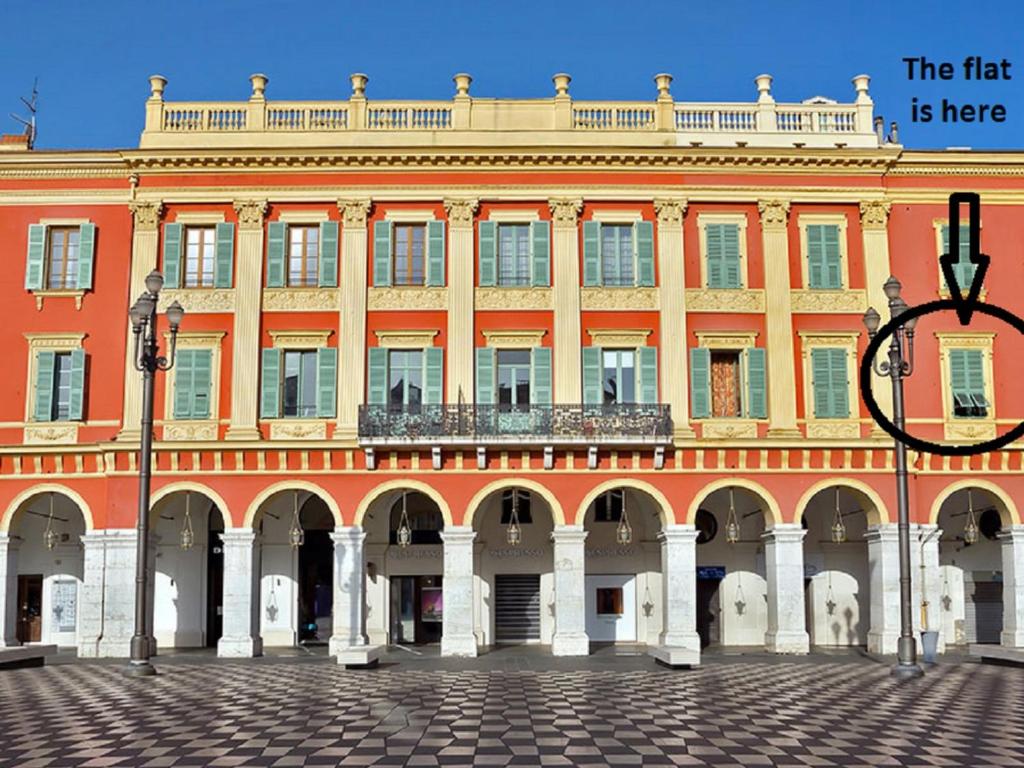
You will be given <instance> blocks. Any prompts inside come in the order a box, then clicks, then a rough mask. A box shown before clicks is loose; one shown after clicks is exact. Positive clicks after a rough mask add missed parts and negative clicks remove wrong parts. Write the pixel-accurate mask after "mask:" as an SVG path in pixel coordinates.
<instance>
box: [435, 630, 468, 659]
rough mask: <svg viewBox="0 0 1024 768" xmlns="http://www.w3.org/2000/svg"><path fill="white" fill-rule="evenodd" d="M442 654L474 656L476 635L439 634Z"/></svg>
mask: <svg viewBox="0 0 1024 768" xmlns="http://www.w3.org/2000/svg"><path fill="white" fill-rule="evenodd" d="M441 655H442V656H476V655H477V647H476V637H474V636H473V635H454V636H453V635H446V634H444V633H443V632H442V634H441Z"/></svg>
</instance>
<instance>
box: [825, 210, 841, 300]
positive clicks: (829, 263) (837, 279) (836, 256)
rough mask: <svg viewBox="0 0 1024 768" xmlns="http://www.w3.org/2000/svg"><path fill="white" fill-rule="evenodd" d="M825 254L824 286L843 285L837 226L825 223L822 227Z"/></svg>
mask: <svg viewBox="0 0 1024 768" xmlns="http://www.w3.org/2000/svg"><path fill="white" fill-rule="evenodd" d="M822 229H823V230H824V233H823V242H824V254H825V285H824V287H825V288H842V287H843V255H842V251H841V250H840V248H839V227H838V226H836V225H835V224H826V225H824V226H823V227H822Z"/></svg>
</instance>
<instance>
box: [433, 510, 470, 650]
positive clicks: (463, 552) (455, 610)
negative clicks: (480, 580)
mask: <svg viewBox="0 0 1024 768" xmlns="http://www.w3.org/2000/svg"><path fill="white" fill-rule="evenodd" d="M475 538H476V531H474V530H473V529H472V527H470V526H465V525H450V526H448V527H447V528H445V529H444V530H443V531H441V539H442V541H443V542H444V580H443V581H442V582H441V597H442V611H443V615H442V621H443V624H442V627H441V655H442V656H476V655H477V648H476V635H474V634H473V539H475Z"/></svg>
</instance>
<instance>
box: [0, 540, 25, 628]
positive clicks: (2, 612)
mask: <svg viewBox="0 0 1024 768" xmlns="http://www.w3.org/2000/svg"><path fill="white" fill-rule="evenodd" d="M19 543H20V542H19V540H18V539H14V538H12V537H10V536H8V535H7V534H6V533H0V621H3V632H2V633H0V646H8V645H17V644H18V639H17V637H18V634H17V631H18V628H17V623H18V544H19Z"/></svg>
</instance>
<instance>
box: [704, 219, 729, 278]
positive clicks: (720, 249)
mask: <svg viewBox="0 0 1024 768" xmlns="http://www.w3.org/2000/svg"><path fill="white" fill-rule="evenodd" d="M724 229H725V225H724V224H708V225H706V226H705V228H704V246H705V248H706V249H707V253H706V254H705V259H706V260H705V262H704V264H705V271H706V272H707V283H708V288H725V287H726V285H725V245H724V242H723V230H724Z"/></svg>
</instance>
